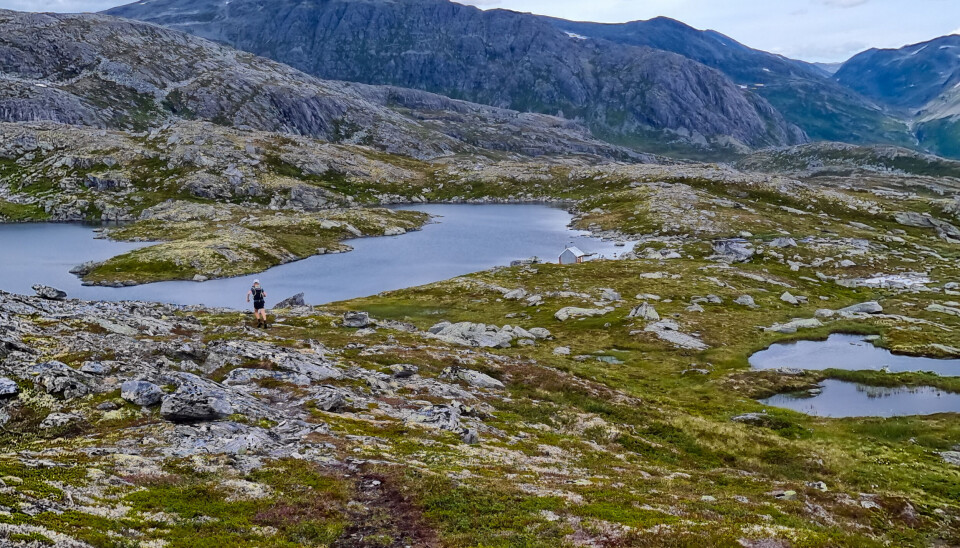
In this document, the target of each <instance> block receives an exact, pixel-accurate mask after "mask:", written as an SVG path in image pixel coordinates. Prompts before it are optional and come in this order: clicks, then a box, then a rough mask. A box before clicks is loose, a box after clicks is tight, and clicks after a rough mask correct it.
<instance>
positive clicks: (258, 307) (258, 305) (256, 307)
mask: <svg viewBox="0 0 960 548" xmlns="http://www.w3.org/2000/svg"><path fill="white" fill-rule="evenodd" d="M264 305H265V303H261V302H254V303H253V309H254V310H263V309H264V308H265V306H264Z"/></svg>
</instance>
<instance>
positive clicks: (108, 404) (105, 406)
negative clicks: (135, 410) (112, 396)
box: [97, 401, 121, 411]
mask: <svg viewBox="0 0 960 548" xmlns="http://www.w3.org/2000/svg"><path fill="white" fill-rule="evenodd" d="M120 407H121V406H120V404H119V403H117V402H115V401H105V402H103V403H101V404H99V405H97V409H98V410H100V411H116V410H117V409H120Z"/></svg>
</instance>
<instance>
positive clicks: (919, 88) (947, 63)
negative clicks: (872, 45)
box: [836, 35, 960, 109]
mask: <svg viewBox="0 0 960 548" xmlns="http://www.w3.org/2000/svg"><path fill="white" fill-rule="evenodd" d="M836 78H837V80H838V81H839V82H840V83H842V84H843V85H845V86H848V87H850V88H852V89H855V90H857V91H859V92H860V93H862V94H864V95H866V96H867V97H872V98H874V99H876V100H877V101H881V102H883V103H886V104H889V105H894V106H897V107H903V108H908V109H919V108H922V107H923V106H925V105H927V104H928V103H930V101H933V100H934V99H936V98H937V97H939V96H940V95H942V94H943V93H944V92H946V91H948V90H949V89H951V88H952V87H953V86H954V85H956V84H957V82H960V36H957V35H951V36H944V37H941V38H937V39H935V40H930V41H929V42H922V43H919V44H913V45H909V46H904V47H902V48H900V49H869V50H867V51H865V52H863V53H860V54H858V55H855V56H853V57H852V58H851V59H850V60H848V61H847V62H846V63H844V64H843V66H842V67H841V68H840V70H839V71H837V74H836Z"/></svg>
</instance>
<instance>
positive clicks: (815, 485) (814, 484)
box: [807, 481, 827, 491]
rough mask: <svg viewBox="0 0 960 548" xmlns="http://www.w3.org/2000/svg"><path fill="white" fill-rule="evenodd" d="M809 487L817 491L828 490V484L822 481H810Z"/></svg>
mask: <svg viewBox="0 0 960 548" xmlns="http://www.w3.org/2000/svg"><path fill="white" fill-rule="evenodd" d="M807 487H809V488H811V489H816V490H817V491H827V484H826V483H824V482H822V481H808V482H807Z"/></svg>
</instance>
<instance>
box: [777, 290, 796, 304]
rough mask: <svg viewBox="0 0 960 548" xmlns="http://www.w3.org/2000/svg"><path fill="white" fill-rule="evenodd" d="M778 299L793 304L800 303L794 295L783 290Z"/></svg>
mask: <svg viewBox="0 0 960 548" xmlns="http://www.w3.org/2000/svg"><path fill="white" fill-rule="evenodd" d="M780 300H781V301H783V302H785V303H787V304H794V305H796V304H800V301H798V300H797V298H796V297H794V296H793V295H791V294H790V292H789V291H784V292H783V294H782V295H780Z"/></svg>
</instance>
